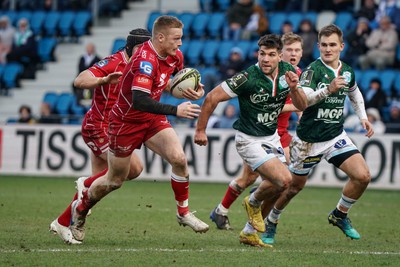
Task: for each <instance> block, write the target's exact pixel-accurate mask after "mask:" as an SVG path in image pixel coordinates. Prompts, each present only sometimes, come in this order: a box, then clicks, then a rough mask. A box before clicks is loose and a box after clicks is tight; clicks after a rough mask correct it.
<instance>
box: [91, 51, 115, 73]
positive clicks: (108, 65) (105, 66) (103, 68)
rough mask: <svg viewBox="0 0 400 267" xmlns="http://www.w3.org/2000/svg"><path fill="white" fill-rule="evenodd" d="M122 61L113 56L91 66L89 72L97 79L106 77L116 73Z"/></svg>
mask: <svg viewBox="0 0 400 267" xmlns="http://www.w3.org/2000/svg"><path fill="white" fill-rule="evenodd" d="M121 60H122V59H118V57H117V56H116V55H112V56H110V57H106V58H104V59H102V60H100V61H99V62H97V63H95V64H94V65H93V66H91V67H90V68H89V69H88V70H89V71H90V72H91V73H92V74H93V75H94V76H95V77H105V76H107V75H108V74H110V73H113V72H115V71H116V69H117V66H118V64H119V63H120V62H121Z"/></svg>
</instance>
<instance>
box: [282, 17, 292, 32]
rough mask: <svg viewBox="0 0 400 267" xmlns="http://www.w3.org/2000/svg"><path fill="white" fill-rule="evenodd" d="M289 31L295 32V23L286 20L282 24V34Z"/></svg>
mask: <svg viewBox="0 0 400 267" xmlns="http://www.w3.org/2000/svg"><path fill="white" fill-rule="evenodd" d="M288 32H293V24H292V23H291V22H290V21H288V20H285V21H284V22H283V23H282V26H281V34H285V33H288Z"/></svg>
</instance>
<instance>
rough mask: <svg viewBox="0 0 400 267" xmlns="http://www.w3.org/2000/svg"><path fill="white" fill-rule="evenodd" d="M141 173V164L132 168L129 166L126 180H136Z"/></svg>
mask: <svg viewBox="0 0 400 267" xmlns="http://www.w3.org/2000/svg"><path fill="white" fill-rule="evenodd" d="M142 171H143V165H142V164H141V163H140V164H136V165H134V166H132V165H131V168H130V170H129V175H128V177H127V180H133V179H135V178H137V177H138V176H139V175H140V174H141V173H142Z"/></svg>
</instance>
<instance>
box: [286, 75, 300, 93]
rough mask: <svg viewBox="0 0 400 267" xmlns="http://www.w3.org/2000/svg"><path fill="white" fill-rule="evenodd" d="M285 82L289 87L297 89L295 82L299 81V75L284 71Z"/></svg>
mask: <svg viewBox="0 0 400 267" xmlns="http://www.w3.org/2000/svg"><path fill="white" fill-rule="evenodd" d="M285 78H286V82H287V84H288V85H289V88H290V89H297V84H298V83H299V76H297V74H296V73H294V72H293V71H287V72H285Z"/></svg>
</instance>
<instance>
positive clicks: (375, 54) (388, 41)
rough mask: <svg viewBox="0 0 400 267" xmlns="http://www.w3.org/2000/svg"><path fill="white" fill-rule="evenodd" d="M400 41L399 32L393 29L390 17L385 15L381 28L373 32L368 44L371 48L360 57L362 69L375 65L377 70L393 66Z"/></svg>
mask: <svg viewBox="0 0 400 267" xmlns="http://www.w3.org/2000/svg"><path fill="white" fill-rule="evenodd" d="M397 43H398V36H397V32H396V31H395V30H394V29H393V27H392V25H391V22H390V18H389V17H388V16H384V17H383V18H382V19H381V20H380V22H379V28H378V29H375V30H373V31H372V32H371V34H370V36H369V37H368V38H367V41H366V45H367V47H368V48H369V50H368V52H367V54H366V55H362V56H360V57H359V64H360V67H361V69H363V70H365V69H369V68H370V67H371V65H374V66H375V68H376V69H377V70H382V69H385V68H386V67H390V66H393V64H394V61H395V56H396V47H397Z"/></svg>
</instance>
